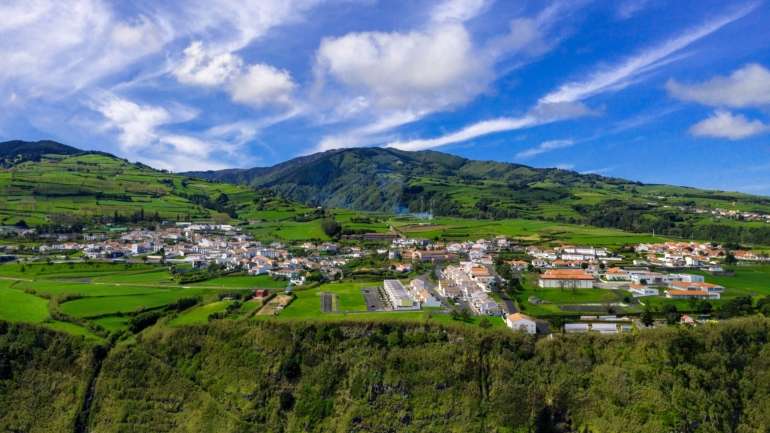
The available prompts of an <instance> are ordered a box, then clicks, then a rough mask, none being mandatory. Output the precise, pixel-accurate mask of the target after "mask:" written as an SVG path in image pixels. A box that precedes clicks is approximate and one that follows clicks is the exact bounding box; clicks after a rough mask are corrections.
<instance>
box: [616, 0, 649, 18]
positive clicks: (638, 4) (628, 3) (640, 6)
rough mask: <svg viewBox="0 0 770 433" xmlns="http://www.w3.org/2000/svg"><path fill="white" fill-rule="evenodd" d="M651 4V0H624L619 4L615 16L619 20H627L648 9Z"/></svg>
mask: <svg viewBox="0 0 770 433" xmlns="http://www.w3.org/2000/svg"><path fill="white" fill-rule="evenodd" d="M650 3H651V0H624V1H621V2H620V3H619V4H618V8H617V10H616V11H615V14H616V15H617V17H618V19H621V20H627V19H629V18H631V17H633V16H634V15H636V14H637V13H639V12H641V11H642V10H644V9H646V8H647V6H649V4H650Z"/></svg>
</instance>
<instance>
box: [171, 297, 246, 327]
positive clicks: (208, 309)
mask: <svg viewBox="0 0 770 433" xmlns="http://www.w3.org/2000/svg"><path fill="white" fill-rule="evenodd" d="M232 303H233V301H217V302H212V303H210V304H206V305H200V306H198V307H194V308H191V309H189V310H187V311H184V312H182V313H180V314H179V315H178V316H177V317H175V318H174V319H172V320H171V321H170V322H169V325H170V326H184V325H197V324H202V323H207V322H208V318H209V316H210V315H211V314H214V313H219V312H222V311H225V309H227V306H228V305H230V304H232Z"/></svg>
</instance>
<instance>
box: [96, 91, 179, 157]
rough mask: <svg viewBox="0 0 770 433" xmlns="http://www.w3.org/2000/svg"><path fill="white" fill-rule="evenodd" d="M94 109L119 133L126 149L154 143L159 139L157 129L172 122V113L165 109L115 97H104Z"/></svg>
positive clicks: (122, 144) (97, 102)
mask: <svg viewBox="0 0 770 433" xmlns="http://www.w3.org/2000/svg"><path fill="white" fill-rule="evenodd" d="M94 109H95V110H97V111H99V112H100V113H101V114H102V115H103V116H104V117H105V118H106V119H107V121H108V123H107V126H108V127H110V128H114V129H117V130H118V131H119V140H120V143H121V146H122V147H123V148H124V149H132V148H137V147H145V146H147V145H148V144H152V143H154V142H155V141H156V140H157V138H158V135H157V133H156V132H155V129H156V128H157V127H158V126H160V125H164V124H166V123H169V122H171V121H172V116H171V113H169V111H168V110H166V109H165V108H163V107H154V106H141V105H139V104H136V103H134V102H131V101H129V100H127V99H122V98H117V97H114V96H103V97H102V98H100V100H98V101H96V103H95V105H94Z"/></svg>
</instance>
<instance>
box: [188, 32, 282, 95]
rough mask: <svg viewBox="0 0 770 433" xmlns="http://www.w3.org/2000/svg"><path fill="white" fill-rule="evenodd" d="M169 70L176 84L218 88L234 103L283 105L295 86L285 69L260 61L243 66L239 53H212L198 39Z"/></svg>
mask: <svg viewBox="0 0 770 433" xmlns="http://www.w3.org/2000/svg"><path fill="white" fill-rule="evenodd" d="M173 73H174V75H175V76H176V78H177V80H178V81H179V82H180V83H184V84H191V85H197V86H204V87H222V88H224V89H225V90H226V91H227V92H228V93H229V94H230V97H231V98H232V100H233V101H234V102H238V103H242V104H246V105H251V106H263V105H267V104H273V103H278V104H286V103H288V102H290V96H291V93H292V92H293V91H294V88H295V87H296V85H295V84H294V81H293V80H292V78H291V74H290V73H289V72H288V71H286V70H282V69H277V68H275V67H273V66H270V65H266V64H260V63H258V64H253V65H249V66H244V61H243V59H241V58H240V57H239V56H237V55H235V54H232V53H229V52H224V53H220V54H213V53H212V52H211V50H207V49H206V48H205V47H204V46H203V42H201V41H195V42H193V43H191V44H190V45H189V46H188V47H187V48H186V49H185V50H184V59H183V60H182V61H181V62H180V63H179V64H178V65H177V66H176V67H175V68H174V70H173Z"/></svg>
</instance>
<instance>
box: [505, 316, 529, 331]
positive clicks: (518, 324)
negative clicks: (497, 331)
mask: <svg viewBox="0 0 770 433" xmlns="http://www.w3.org/2000/svg"><path fill="white" fill-rule="evenodd" d="M505 324H506V325H508V327H509V328H511V329H513V330H514V331H522V332H526V333H527V334H534V333H535V332H537V325H536V324H535V321H534V320H533V319H532V318H531V317H529V316H525V315H524V314H521V313H513V314H509V315H507V316H505Z"/></svg>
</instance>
